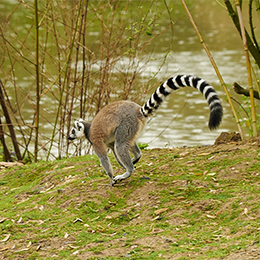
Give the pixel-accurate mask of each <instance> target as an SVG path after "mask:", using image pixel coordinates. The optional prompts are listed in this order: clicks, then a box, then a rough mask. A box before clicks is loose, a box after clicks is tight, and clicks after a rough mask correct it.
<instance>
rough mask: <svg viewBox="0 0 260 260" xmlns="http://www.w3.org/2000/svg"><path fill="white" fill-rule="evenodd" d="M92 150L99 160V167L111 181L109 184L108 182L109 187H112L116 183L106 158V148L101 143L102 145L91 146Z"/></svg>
mask: <svg viewBox="0 0 260 260" xmlns="http://www.w3.org/2000/svg"><path fill="white" fill-rule="evenodd" d="M93 148H94V151H95V153H96V155H97V156H98V158H99V160H100V163H101V165H102V166H103V168H104V169H105V171H106V174H107V175H108V177H109V178H110V179H111V182H110V184H111V186H113V185H114V184H115V183H116V182H115V181H114V175H113V168H112V165H111V163H110V160H109V158H108V156H107V152H106V146H105V145H104V144H103V143H102V144H93Z"/></svg>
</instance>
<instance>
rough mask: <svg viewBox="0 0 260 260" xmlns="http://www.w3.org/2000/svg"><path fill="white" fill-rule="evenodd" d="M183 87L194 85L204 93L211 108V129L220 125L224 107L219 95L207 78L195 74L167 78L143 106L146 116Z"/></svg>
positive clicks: (142, 110)
mask: <svg viewBox="0 0 260 260" xmlns="http://www.w3.org/2000/svg"><path fill="white" fill-rule="evenodd" d="M181 87H194V88H196V89H197V90H199V91H200V92H201V93H202V94H203V95H204V97H205V98H206V100H207V102H208V105H209V108H210V118H209V124H208V126H209V129H210V130H213V129H216V128H217V127H218V126H219V125H220V122H221V119H222V115H223V108H222V105H221V102H220V100H219V98H218V95H217V93H216V91H215V89H214V88H213V87H212V86H211V85H209V84H208V83H207V82H206V81H205V80H203V79H201V78H198V77H193V76H186V75H178V76H176V77H173V78H169V79H168V80H166V81H165V82H164V83H163V84H162V85H161V86H160V87H158V88H157V89H156V91H155V92H154V93H153V94H152V96H151V97H150V99H149V100H148V101H147V102H146V103H145V104H144V105H143V106H142V107H141V112H142V113H143V115H144V116H145V117H148V116H149V115H151V113H152V112H153V111H154V110H156V109H157V108H158V107H159V106H160V105H161V103H162V102H163V100H164V98H165V97H167V96H168V95H169V94H171V93H172V92H173V91H174V90H178V89H179V88H181Z"/></svg>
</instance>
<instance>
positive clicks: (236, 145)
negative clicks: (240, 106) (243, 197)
mask: <svg viewBox="0 0 260 260" xmlns="http://www.w3.org/2000/svg"><path fill="white" fill-rule="evenodd" d="M259 149H260V137H257V138H252V139H250V140H248V141H247V142H245V143H242V142H241V141H240V139H239V137H238V136H237V135H236V134H222V135H221V136H220V137H219V138H218V139H217V140H216V144H215V145H212V146H205V147H192V148H188V147H183V148H174V149H154V150H153V153H152V155H151V154H150V153H147V154H146V152H145V151H144V155H143V158H142V160H143V161H147V162H149V161H150V159H151V156H152V157H153V158H154V157H160V156H161V155H163V154H164V153H169V152H170V153H172V154H178V155H179V156H180V157H187V156H190V154H196V155H198V156H200V155H205V154H211V155H212V156H214V159H215V160H216V161H221V160H223V158H227V156H228V154H229V153H230V152H233V157H232V160H233V159H235V156H236V153H234V152H235V151H240V152H241V150H244V151H245V160H244V161H241V162H240V163H239V165H236V166H234V167H232V168H231V169H230V172H229V174H228V175H226V174H225V172H224V171H223V172H221V171H220V172H219V173H218V178H219V179H220V178H223V179H225V178H226V179H237V180H241V179H243V178H244V175H245V174H246V169H247V168H248V162H247V159H246V158H253V157H255V156H256V151H259ZM257 156H258V157H259V156H260V155H259V154H258V155H257ZM82 163H84V165H86V164H87V162H82ZM91 163H92V162H89V164H91ZM185 165H187V166H189V168H190V169H191V170H192V168H193V167H194V166H197V162H196V160H195V159H194V158H191V160H189V161H185ZM67 167H68V168H69V167H70V166H67ZM89 167H90V166H89ZM91 167H92V166H91ZM93 167H94V168H95V170H98V171H102V168H101V167H100V166H99V165H95V166H93ZM149 167H150V169H149ZM149 167H147V169H141V170H140V169H139V168H138V166H137V168H136V172H138V171H139V175H140V178H143V177H145V176H148V173H149V172H150V170H151V169H152V168H153V164H152V163H151V165H149ZM158 168H160V169H159V170H160V171H161V172H167V173H169V174H178V172H172V170H173V169H172V166H171V165H170V164H168V163H167V162H165V163H164V164H161V165H160V166H158V167H157V170H158ZM117 171H118V173H119V171H121V170H120V169H119V168H118V169H115V173H117ZM0 173H1V172H0ZM134 174H135V173H134ZM0 176H1V175H0ZM50 176H52V175H50ZM50 176H48V177H45V178H44V179H43V181H42V183H44V185H43V186H41V185H39V187H38V188H39V189H41V192H45V191H48V192H50V191H51V190H52V189H54V187H55V188H56V192H57V187H59V186H60V187H64V185H66V188H65V189H63V188H61V190H60V191H59V190H58V192H59V193H60V196H65V197H68V199H67V200H66V201H64V202H63V203H62V204H61V205H60V206H59V207H60V212H63V213H64V214H66V212H67V208H68V207H69V206H71V205H72V204H73V205H75V207H77V206H79V205H81V204H82V203H84V202H85V201H86V198H87V199H88V200H91V201H95V200H97V198H109V197H110V195H111V193H113V194H114V196H115V197H120V196H122V192H123V191H124V190H125V191H127V190H128V187H129V186H130V185H131V184H132V182H133V176H132V177H131V178H129V179H128V180H125V181H124V182H121V183H119V184H118V185H116V186H115V187H110V186H109V185H108V179H107V177H106V176H105V175H104V178H102V179H101V180H100V181H99V182H98V184H96V180H93V181H92V182H91V181H88V182H87V185H86V183H82V185H79V186H78V187H75V186H73V185H70V182H72V181H73V177H71V178H67V179H64V180H62V181H61V180H59V179H55V178H54V177H53V176H52V177H50ZM149 176H150V175H149ZM2 177H3V175H2ZM153 178H154V176H153V177H151V180H149V179H148V180H147V182H146V183H144V184H143V185H142V186H138V187H137V188H136V189H134V190H133V192H132V193H131V194H130V195H129V196H128V199H127V201H126V204H127V205H126V206H125V207H124V210H122V211H121V212H118V211H115V212H110V213H109V214H108V215H107V216H106V219H116V218H119V217H127V215H128V214H129V212H130V211H131V212H136V215H134V216H131V218H130V220H129V223H127V225H131V226H137V227H138V226H140V225H144V224H147V221H148V222H149V223H151V224H150V227H149V236H146V237H142V238H137V239H136V240H134V242H132V243H131V245H130V249H131V250H134V249H135V248H138V247H142V248H146V250H147V252H148V253H149V252H151V251H155V252H156V251H161V250H166V251H167V248H169V245H170V244H174V243H178V241H177V240H176V238H172V237H166V236H165V235H164V234H163V233H164V232H163V230H161V229H160V228H158V227H156V226H155V225H154V219H155V218H156V217H159V216H160V215H161V214H162V213H164V214H165V215H166V216H167V218H168V221H167V222H168V223H169V225H170V226H181V225H186V224H187V223H186V219H185V218H182V217H181V216H182V213H183V211H185V210H186V208H178V209H175V210H167V203H166V204H165V205H164V209H165V212H163V209H160V207H159V205H160V200H159V198H158V196H157V195H156V194H155V195H153V193H152V192H153V191H154V190H156V189H160V188H162V187H163V186H165V187H166V188H167V186H168V185H171V188H172V187H174V186H178V187H183V189H184V188H185V186H186V185H187V182H186V181H184V180H181V179H180V180H175V181H173V182H172V183H170V184H169V183H165V184H163V183H160V184H159V185H158V183H156V182H154V181H153ZM194 185H197V188H199V187H202V186H203V185H204V183H203V182H198V183H196V182H194ZM256 185H259V181H258V183H256ZM117 187H120V189H119V188H117ZM165 187H164V188H165ZM212 192H214V191H212ZM30 196H31V195H30V194H29V193H21V194H19V196H17V197H16V200H17V201H18V202H23V201H25V200H28V199H30ZM178 199H179V200H181V199H182V198H181V197H179V198H178ZM56 200H57V199H53V201H52V200H51V199H49V201H48V203H53V205H55V203H56ZM172 203H174V202H173V201H171V202H168V204H169V207H170V205H171V204H172ZM229 203H232V201H229ZM255 203H256V204H257V203H259V198H258V197H256V198H255ZM211 204H213V203H212V201H211V200H210V199H209V200H204V201H199V202H196V203H193V204H192V205H188V206H189V211H190V212H196V211H205V212H206V213H207V211H206V210H207V208H209V206H210V205H211ZM35 207H38V208H39V210H41V208H40V207H41V206H40V205H37V204H36V206H35ZM108 207H113V203H112V202H111V204H110V205H109V206H108ZM150 208H158V212H155V215H151V214H149V212H150ZM229 209H230V204H228V203H224V204H223V205H221V207H220V208H219V212H217V214H221V213H222V212H223V211H226V210H229ZM160 210H161V211H160ZM138 212H141V213H138ZM206 213H205V214H206ZM176 216H179V217H176ZM0 217H1V213H0ZM76 217H77V216H75V221H77V218H76ZM251 217H252V218H254V219H257V218H259V215H258V216H257V215H252V216H251ZM78 218H79V220H78V221H79V222H81V221H82V220H81V218H82V217H81V216H78ZM209 218H210V216H209ZM32 221H34V220H30V219H27V220H26V221H21V223H20V224H21V225H25V226H26V225H29V224H31V223H32ZM91 221H93V220H89V222H88V224H87V223H82V226H83V227H82V228H84V229H87V230H88V232H89V233H93V232H97V230H93V229H92V226H91ZM198 221H199V220H198ZM34 224H35V226H36V227H38V228H39V229H40V230H41V232H44V229H42V228H41V224H42V223H41V222H40V221H38V222H37V221H35V223H34ZM27 231H28V232H27V233H25V234H24V236H23V237H22V238H20V239H19V240H17V241H12V240H11V239H7V241H4V242H3V241H2V243H0V259H31V258H30V255H31V253H30V252H31V251H37V255H38V257H39V258H40V259H46V258H49V259H59V251H61V250H64V248H69V249H71V250H74V249H76V248H77V246H76V245H75V241H76V236H77V234H68V236H64V238H61V237H49V239H48V240H46V239H43V240H41V241H38V243H36V244H32V245H28V241H32V240H33V239H34V237H36V234H34V233H33V232H34V231H31V232H30V230H27ZM25 232H26V230H25ZM64 232H65V231H64ZM243 232H244V231H243V229H242V230H241V231H238V232H236V233H235V234H234V235H232V234H230V230H229V229H228V228H227V229H226V230H223V231H222V235H223V234H225V233H226V234H227V237H228V238H229V239H230V238H232V236H240V235H241V234H243ZM259 232H260V231H259ZM104 233H105V231H104ZM116 233H117V231H116V230H115V231H114V233H110V234H106V235H105V234H104V236H106V237H107V236H111V241H112V242H111V241H109V240H108V241H105V242H103V241H96V242H92V243H88V244H85V245H84V246H81V247H80V248H78V249H79V250H80V251H81V253H80V254H79V253H78V252H77V250H76V251H75V250H74V255H75V259H89V258H91V259H103V258H106V257H119V258H118V259H135V258H131V257H130V255H129V256H128V252H129V245H128V244H127V239H128V237H127V234H125V235H123V236H122V237H120V238H116V239H114V238H113V236H114V235H115V234H116ZM191 236H192V234H191ZM0 239H2V238H0ZM3 240H4V239H3ZM231 241H232V239H231ZM98 243H99V244H100V245H102V249H100V250H99V251H98V252H97V251H95V250H91V249H92V248H94V247H96V246H97V244H98ZM111 243H112V246H111ZM208 247H210V245H209V246H207V245H205V250H208V249H209V248H208ZM32 248H33V250H32ZM212 250H214V248H213V247H212ZM19 251H20V252H22V254H20V255H19V256H17V252H19ZM14 252H16V254H14ZM201 255H203V252H200V253H194V252H192V251H191V253H190V254H189V253H179V254H176V255H171V254H170V253H169V254H168V255H167V253H166V254H163V255H162V256H161V259H197V258H199V257H200V256H201ZM12 256H13V257H14V258H12ZM38 257H36V258H33V259H38ZM120 257H121V258H120ZM159 258H160V256H159ZM70 259H73V258H70ZM106 259H108V258H106ZM147 259H149V258H147ZM221 259H225V260H248V259H260V248H259V247H258V245H256V244H255V242H252V244H248V246H247V247H246V248H244V249H241V250H237V251H235V252H230V254H229V255H228V256H226V257H224V258H221Z"/></svg>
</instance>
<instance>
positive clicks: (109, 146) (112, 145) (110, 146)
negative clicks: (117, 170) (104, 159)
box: [108, 143, 125, 168]
mask: <svg viewBox="0 0 260 260" xmlns="http://www.w3.org/2000/svg"><path fill="white" fill-rule="evenodd" d="M108 148H110V149H111V150H112V152H113V154H114V156H115V158H116V161H117V162H118V164H119V165H120V166H121V167H122V168H125V167H124V165H123V164H122V163H121V162H120V160H119V159H118V158H117V154H116V152H115V143H110V144H109V145H108Z"/></svg>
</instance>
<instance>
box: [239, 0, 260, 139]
mask: <svg viewBox="0 0 260 260" xmlns="http://www.w3.org/2000/svg"><path fill="white" fill-rule="evenodd" d="M236 8H237V13H238V19H239V23H240V30H241V35H242V39H243V45H244V51H245V57H246V67H247V77H248V89H249V94H250V102H251V114H252V125H253V136H257V127H256V113H255V101H254V90H253V83H252V75H251V63H250V58H249V52H248V46H247V39H246V32H245V27H244V22H243V17H242V12H241V8H240V3H239V0H236Z"/></svg>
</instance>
